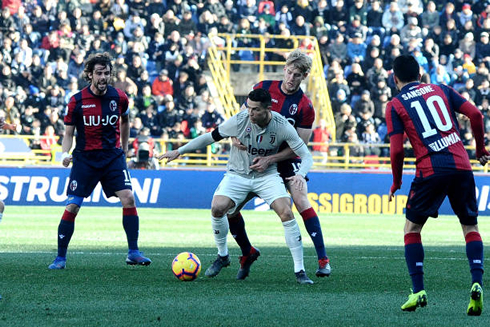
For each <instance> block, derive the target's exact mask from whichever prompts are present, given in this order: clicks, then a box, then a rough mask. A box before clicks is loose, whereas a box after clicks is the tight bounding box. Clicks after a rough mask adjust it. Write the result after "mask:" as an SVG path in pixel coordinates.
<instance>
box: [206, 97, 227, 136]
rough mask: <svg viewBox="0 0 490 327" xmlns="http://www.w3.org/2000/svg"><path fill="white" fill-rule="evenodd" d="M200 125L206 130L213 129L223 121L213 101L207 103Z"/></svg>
mask: <svg viewBox="0 0 490 327" xmlns="http://www.w3.org/2000/svg"><path fill="white" fill-rule="evenodd" d="M201 121H202V126H203V127H204V128H205V129H206V131H207V132H209V131H211V130H213V129H215V128H216V127H217V126H218V125H219V124H221V123H222V122H223V121H224V118H223V116H222V115H221V114H220V113H219V112H218V111H217V110H216V105H215V104H214V102H209V103H208V104H207V108H206V112H205V113H204V114H203V115H202V117H201Z"/></svg>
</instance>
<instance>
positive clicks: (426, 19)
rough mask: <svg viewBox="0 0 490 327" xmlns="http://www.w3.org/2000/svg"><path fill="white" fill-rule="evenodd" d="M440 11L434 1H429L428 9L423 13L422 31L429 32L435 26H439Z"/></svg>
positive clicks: (425, 33)
mask: <svg viewBox="0 0 490 327" xmlns="http://www.w3.org/2000/svg"><path fill="white" fill-rule="evenodd" d="M439 17H440V13H439V12H438V11H437V8H436V4H435V3H434V1H429V2H428V3H427V6H426V10H425V11H424V12H423V13H422V15H421V22H422V33H423V35H427V34H429V31H431V30H432V29H433V28H434V27H436V26H439Z"/></svg>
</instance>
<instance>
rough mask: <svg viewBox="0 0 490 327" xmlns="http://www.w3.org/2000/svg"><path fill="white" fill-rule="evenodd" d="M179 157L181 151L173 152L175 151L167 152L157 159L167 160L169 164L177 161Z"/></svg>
mask: <svg viewBox="0 0 490 327" xmlns="http://www.w3.org/2000/svg"><path fill="white" fill-rule="evenodd" d="M179 156H180V153H179V151H177V150H173V151H168V152H165V153H164V154H162V155H160V156H158V157H157V158H158V160H163V159H167V162H170V161H173V160H175V159H177V158H178V157H179Z"/></svg>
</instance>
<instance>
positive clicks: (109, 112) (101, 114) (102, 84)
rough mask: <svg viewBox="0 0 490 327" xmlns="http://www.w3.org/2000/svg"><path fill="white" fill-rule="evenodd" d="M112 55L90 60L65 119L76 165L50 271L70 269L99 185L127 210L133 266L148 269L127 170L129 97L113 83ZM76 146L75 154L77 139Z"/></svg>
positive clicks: (66, 158) (66, 159)
mask: <svg viewBox="0 0 490 327" xmlns="http://www.w3.org/2000/svg"><path fill="white" fill-rule="evenodd" d="M111 75H112V63H111V57H110V55H109V54H107V53H96V54H92V55H90V56H89V58H88V59H87V61H86V62H85V68H84V77H85V79H86V80H87V81H88V82H89V83H90V85H89V86H87V87H86V88H84V89H82V90H81V91H80V92H78V93H76V94H75V95H73V96H72V97H71V99H70V102H69V103H68V110H67V113H66V116H65V125H66V132H65V137H64V138H63V142H62V151H63V154H62V164H63V166H65V167H68V166H69V165H70V162H71V161H73V167H72V169H71V172H70V181H69V185H68V189H67V195H68V201H67V204H66V209H65V212H64V213H63V216H62V217H61V222H60V224H59V226H58V256H57V257H56V259H55V260H54V261H53V263H52V264H51V265H49V269H63V268H65V266H66V252H67V248H68V244H69V242H70V239H71V237H72V235H73V231H74V229H75V217H76V216H77V214H78V211H79V210H80V207H81V205H82V203H83V198H85V197H87V196H89V195H90V194H91V193H92V191H93V190H94V188H95V186H96V185H97V183H99V182H100V183H101V185H102V188H103V190H104V193H105V195H106V196H107V197H111V196H117V197H118V198H119V200H120V201H121V204H122V207H123V227H124V230H125V232H126V236H127V240H128V247H129V251H128V256H127V258H126V263H127V264H129V265H149V264H150V263H151V260H150V259H148V258H146V257H144V256H143V254H142V253H141V252H140V251H139V249H138V232H139V218H138V213H137V211H136V207H135V201H134V196H133V192H132V188H131V176H130V175H129V172H128V169H127V167H126V152H127V151H128V138H129V116H128V113H129V110H128V97H127V96H126V94H125V93H124V92H122V91H121V90H119V89H116V88H114V87H112V86H110V85H109V83H110V80H111ZM75 130H76V132H77V134H76V146H75V149H74V150H73V153H72V155H70V154H69V153H68V152H69V151H70V149H71V147H72V144H73V136H74V134H75Z"/></svg>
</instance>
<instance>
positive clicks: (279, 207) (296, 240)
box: [271, 198, 313, 284]
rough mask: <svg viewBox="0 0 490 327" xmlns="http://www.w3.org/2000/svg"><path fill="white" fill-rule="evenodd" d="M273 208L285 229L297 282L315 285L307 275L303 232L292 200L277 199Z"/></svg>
mask: <svg viewBox="0 0 490 327" xmlns="http://www.w3.org/2000/svg"><path fill="white" fill-rule="evenodd" d="M271 208H272V209H273V210H274V211H275V212H276V214H277V215H278V216H279V218H280V219H281V222H282V225H283V227H284V236H285V238H286V244H287V245H288V247H289V251H291V255H292V257H293V262H294V273H295V275H296V281H297V282H298V283H300V284H313V281H312V280H311V279H309V278H308V276H306V273H305V266H304V260H303V242H302V241H301V232H300V230H299V226H298V223H297V222H296V219H294V215H293V212H292V211H291V206H290V199H289V198H279V199H276V200H275V201H274V202H272V204H271Z"/></svg>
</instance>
